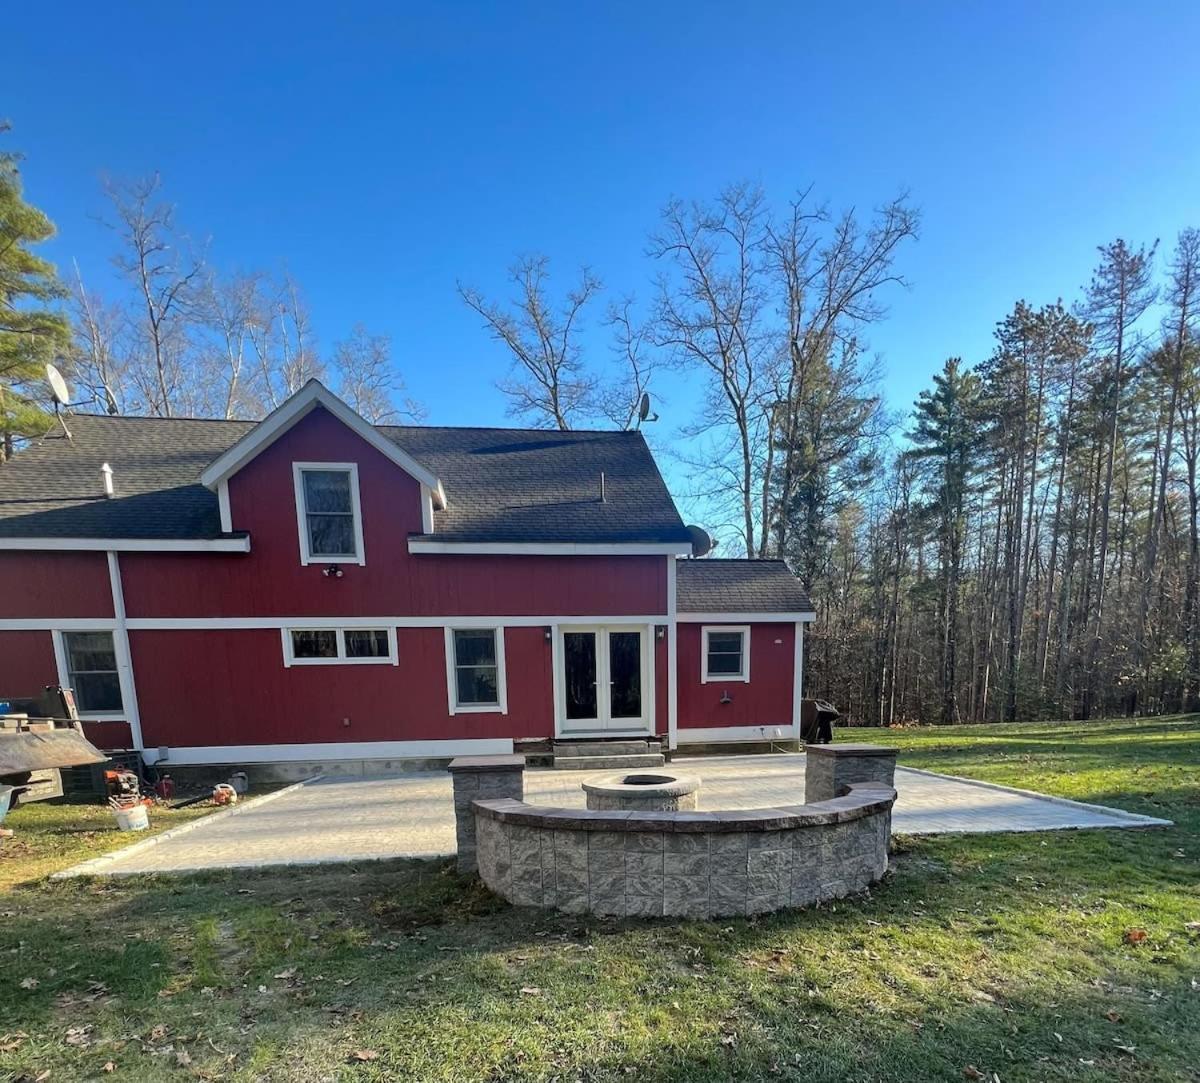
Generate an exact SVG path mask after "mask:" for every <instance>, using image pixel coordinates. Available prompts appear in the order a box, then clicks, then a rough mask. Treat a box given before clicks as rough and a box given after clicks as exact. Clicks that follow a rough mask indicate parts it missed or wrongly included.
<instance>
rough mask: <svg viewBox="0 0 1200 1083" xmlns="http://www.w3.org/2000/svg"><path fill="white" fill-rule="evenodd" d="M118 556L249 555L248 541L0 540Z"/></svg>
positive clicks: (22, 546)
mask: <svg viewBox="0 0 1200 1083" xmlns="http://www.w3.org/2000/svg"><path fill="white" fill-rule="evenodd" d="M4 549H19V550H31V549H32V550H39V549H41V550H47V551H50V552H56V551H57V552H121V553H248V552H250V538H249V536H247V537H244V538H0V550H4Z"/></svg>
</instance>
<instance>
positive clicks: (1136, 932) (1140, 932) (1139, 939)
mask: <svg viewBox="0 0 1200 1083" xmlns="http://www.w3.org/2000/svg"><path fill="white" fill-rule="evenodd" d="M1146 936H1147V933H1146V930H1145V929H1126V930H1125V936H1124V938H1123V939H1124V940H1125V943H1126V944H1134V945H1136V944H1144V943H1145V942H1146Z"/></svg>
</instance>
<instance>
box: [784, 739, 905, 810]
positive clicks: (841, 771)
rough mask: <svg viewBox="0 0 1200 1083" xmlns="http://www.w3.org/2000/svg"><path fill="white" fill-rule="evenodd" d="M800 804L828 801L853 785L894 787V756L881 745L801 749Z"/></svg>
mask: <svg viewBox="0 0 1200 1083" xmlns="http://www.w3.org/2000/svg"><path fill="white" fill-rule="evenodd" d="M804 752H805V756H806V759H805V765H804V803H805V804H806V805H811V804H813V803H814V802H816V801H830V800H832V799H833V798H835V797H840V796H841V795H842V794H844V793H845V792H846V787H847V786H850V785H851V784H853V783H856V782H878V783H879V784H880V785H883V786H891V787H892V788H893V789H894V788H895V785H896V753H897V750H896V749H894V748H885V747H884V746H883V745H855V744H833V745H809V746H808V747H807V748H806V749H805V750H804Z"/></svg>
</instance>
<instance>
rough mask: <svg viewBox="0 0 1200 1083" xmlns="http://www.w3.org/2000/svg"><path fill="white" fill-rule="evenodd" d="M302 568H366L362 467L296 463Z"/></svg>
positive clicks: (297, 511)
mask: <svg viewBox="0 0 1200 1083" xmlns="http://www.w3.org/2000/svg"><path fill="white" fill-rule="evenodd" d="M292 468H293V470H294V473H295V484H296V520H297V526H298V528H299V531H300V562H301V563H302V564H365V563H366V557H365V554H364V552H363V532H362V509H361V507H360V505H359V498H358V467H357V466H356V465H355V464H354V463H293V464H292Z"/></svg>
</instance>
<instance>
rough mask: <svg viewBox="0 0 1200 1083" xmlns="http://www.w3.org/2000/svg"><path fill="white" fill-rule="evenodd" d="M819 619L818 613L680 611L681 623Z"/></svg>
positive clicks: (773, 622)
mask: <svg viewBox="0 0 1200 1083" xmlns="http://www.w3.org/2000/svg"><path fill="white" fill-rule="evenodd" d="M816 619H817V615H816V613H807V612H801V613H784V612H777V613H685V612H682V611H681V612H680V613H679V616H678V620H679V623H680V624H730V623H736V624H793V623H795V622H797V621H801V622H803V623H805V624H808V623H811V622H812V621H814V620H816Z"/></svg>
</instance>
